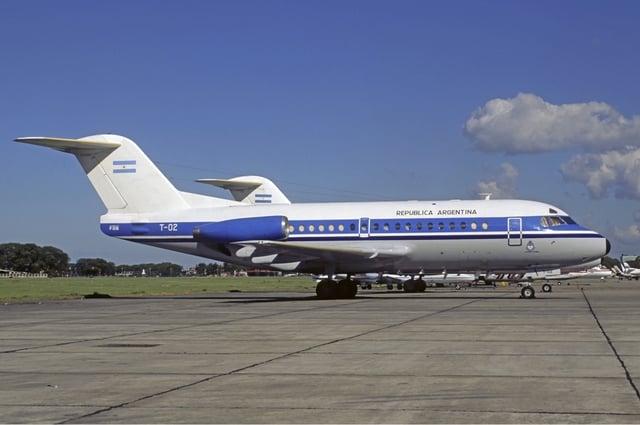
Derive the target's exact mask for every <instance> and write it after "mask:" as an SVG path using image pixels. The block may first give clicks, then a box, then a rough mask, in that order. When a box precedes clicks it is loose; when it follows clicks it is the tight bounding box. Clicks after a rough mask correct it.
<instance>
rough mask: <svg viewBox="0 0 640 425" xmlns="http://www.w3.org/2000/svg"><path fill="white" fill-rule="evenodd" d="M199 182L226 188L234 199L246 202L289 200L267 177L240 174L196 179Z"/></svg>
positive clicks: (278, 202) (283, 201)
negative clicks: (238, 175) (222, 177)
mask: <svg viewBox="0 0 640 425" xmlns="http://www.w3.org/2000/svg"><path fill="white" fill-rule="evenodd" d="M196 181H197V182H200V183H206V184H210V185H213V186H217V187H221V188H223V189H227V190H229V191H230V192H231V194H232V195H233V199H235V200H236V201H240V202H244V203H246V204H252V205H256V204H290V203H291V201H289V199H288V198H287V197H286V196H285V195H284V193H282V192H281V191H280V189H278V187H277V186H276V185H275V184H274V183H273V182H272V181H271V180H269V179H267V178H265V177H260V176H240V177H234V178H232V179H198V180H196Z"/></svg>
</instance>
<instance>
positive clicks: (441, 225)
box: [289, 221, 489, 234]
mask: <svg viewBox="0 0 640 425" xmlns="http://www.w3.org/2000/svg"><path fill="white" fill-rule="evenodd" d="M356 225H357V223H354V222H352V223H349V224H348V225H345V224H342V223H340V224H326V225H325V224H306V225H305V224H298V225H297V226H294V225H293V224H290V225H289V233H290V234H291V233H295V232H297V233H307V232H308V233H313V232H316V231H318V232H320V233H323V232H327V231H328V232H329V233H335V232H336V231H337V232H338V233H342V232H344V231H346V230H347V228H348V229H349V232H351V233H353V232H355V231H356ZM367 226H368V224H367V223H366V222H364V223H361V224H360V232H361V233H367V232H368V229H367ZM467 228H469V229H471V230H477V229H479V228H481V229H482V230H488V229H489V223H487V222H486V221H483V222H482V223H480V224H478V223H477V222H475V221H472V222H470V223H468V224H467V222H466V221H460V222H453V221H450V222H448V223H445V222H442V221H440V222H431V221H429V222H427V223H423V222H420V221H419V222H417V223H411V222H405V223H404V224H403V223H401V222H395V223H386V222H385V223H377V222H374V223H372V224H371V230H372V232H390V231H392V230H393V231H396V232H400V231H402V230H404V231H407V232H411V231H416V232H421V231H433V230H445V229H449V230H467Z"/></svg>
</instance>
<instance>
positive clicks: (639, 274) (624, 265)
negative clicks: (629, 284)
mask: <svg viewBox="0 0 640 425" xmlns="http://www.w3.org/2000/svg"><path fill="white" fill-rule="evenodd" d="M636 258H637V257H636V256H634V255H624V254H621V255H620V261H619V263H620V267H617V266H614V269H615V272H616V274H617V275H618V277H619V278H620V279H624V278H627V279H635V280H638V279H640V269H637V268H635V267H630V266H629V263H628V262H627V260H635V259H636Z"/></svg>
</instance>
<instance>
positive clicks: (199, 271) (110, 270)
mask: <svg viewBox="0 0 640 425" xmlns="http://www.w3.org/2000/svg"><path fill="white" fill-rule="evenodd" d="M602 264H603V265H604V266H606V267H608V268H611V267H612V266H614V265H618V264H619V263H618V260H616V259H614V258H611V257H604V258H603V259H602ZM629 265H630V266H631V267H637V268H640V257H636V259H635V261H629ZM0 268H1V269H5V270H12V271H16V272H27V273H40V272H44V273H47V274H48V275H49V276H50V277H59V276H162V277H173V276H218V275H222V274H235V273H237V272H238V271H241V270H244V268H243V267H240V266H236V265H234V264H229V263H222V264H220V263H208V264H206V263H199V264H197V265H196V266H195V267H193V268H192V269H189V270H183V269H182V266H181V265H180V264H174V263H168V262H165V263H158V264H154V263H148V264H135V265H126V264H122V265H116V264H114V263H113V262H111V261H107V260H105V259H102V258H80V259H78V261H76V262H75V263H70V260H69V255H67V253H65V252H64V251H62V250H61V249H59V248H56V247H53V246H43V247H41V246H38V245H36V244H33V243H27V244H21V243H4V244H0Z"/></svg>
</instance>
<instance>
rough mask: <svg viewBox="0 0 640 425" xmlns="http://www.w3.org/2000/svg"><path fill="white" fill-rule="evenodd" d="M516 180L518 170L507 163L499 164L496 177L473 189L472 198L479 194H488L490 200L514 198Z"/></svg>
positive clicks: (481, 182) (482, 182) (479, 183)
mask: <svg viewBox="0 0 640 425" xmlns="http://www.w3.org/2000/svg"><path fill="white" fill-rule="evenodd" d="M517 178H518V170H517V169H516V168H515V167H514V166H513V165H511V164H509V163H508V162H503V163H502V164H500V170H499V174H498V176H497V177H495V179H494V180H491V181H480V182H478V183H477V184H476V186H475V188H474V189H473V192H474V193H473V194H472V196H477V195H478V194H481V193H490V194H491V198H492V199H508V198H515V197H516V187H515V181H516V179H517Z"/></svg>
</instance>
